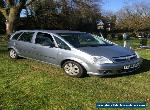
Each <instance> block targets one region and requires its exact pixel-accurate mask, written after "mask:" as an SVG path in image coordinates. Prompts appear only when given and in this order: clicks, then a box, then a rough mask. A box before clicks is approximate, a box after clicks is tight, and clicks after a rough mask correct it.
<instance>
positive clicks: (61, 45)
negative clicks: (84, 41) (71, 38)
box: [53, 35, 73, 65]
mask: <svg viewBox="0 0 150 110" xmlns="http://www.w3.org/2000/svg"><path fill="white" fill-rule="evenodd" d="M53 37H54V39H55V41H56V43H57V47H58V64H59V65H60V64H61V62H62V61H63V60H65V59H67V58H70V57H72V56H73V54H72V51H71V48H70V47H69V46H68V44H67V43H65V42H64V41H63V40H62V39H60V38H59V37H57V36H56V35H53Z"/></svg>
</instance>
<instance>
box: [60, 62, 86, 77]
mask: <svg viewBox="0 0 150 110" xmlns="http://www.w3.org/2000/svg"><path fill="white" fill-rule="evenodd" d="M63 69H64V71H65V73H66V74H67V75H69V76H71V77H78V78H79V77H82V76H83V75H84V68H83V67H82V66H81V65H80V64H79V63H77V62H74V61H67V62H65V63H64V64H63Z"/></svg>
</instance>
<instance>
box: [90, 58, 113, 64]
mask: <svg viewBox="0 0 150 110" xmlns="http://www.w3.org/2000/svg"><path fill="white" fill-rule="evenodd" d="M93 61H94V63H96V64H105V63H113V62H112V61H111V60H109V59H108V58H106V57H104V56H94V57H93Z"/></svg>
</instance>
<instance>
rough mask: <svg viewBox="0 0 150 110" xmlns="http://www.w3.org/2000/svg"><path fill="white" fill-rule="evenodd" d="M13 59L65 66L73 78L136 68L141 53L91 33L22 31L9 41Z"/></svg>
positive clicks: (67, 72)
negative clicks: (26, 59) (21, 58)
mask: <svg viewBox="0 0 150 110" xmlns="http://www.w3.org/2000/svg"><path fill="white" fill-rule="evenodd" d="M8 49H9V55H10V57H11V58H13V59H16V58H18V57H24V58H31V59H35V60H39V61H42V62H46V63H49V64H54V65H57V66H59V67H62V68H63V69H64V71H65V73H66V74H67V75H69V76H72V77H82V76H84V75H85V74H92V75H102V76H104V75H112V74H122V73H129V72H133V71H135V70H136V69H137V68H139V66H140V64H141V59H140V57H139V55H138V54H137V53H136V52H134V51H133V50H132V49H129V48H124V47H121V46H118V45H117V44H114V43H112V42H110V41H107V40H106V39H104V38H103V37H98V36H95V35H92V34H89V33H85V32H79V31H67V30H20V31H17V32H15V33H14V34H12V35H11V37H10V40H9V42H8Z"/></svg>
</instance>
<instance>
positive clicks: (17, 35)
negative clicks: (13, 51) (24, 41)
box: [12, 32, 22, 40]
mask: <svg viewBox="0 0 150 110" xmlns="http://www.w3.org/2000/svg"><path fill="white" fill-rule="evenodd" d="M21 34H22V32H19V33H16V34H14V36H13V37H12V40H17V39H18V38H19V36H20V35H21Z"/></svg>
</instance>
